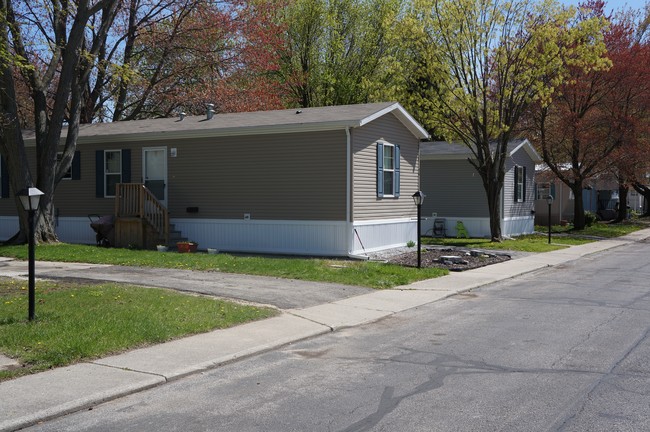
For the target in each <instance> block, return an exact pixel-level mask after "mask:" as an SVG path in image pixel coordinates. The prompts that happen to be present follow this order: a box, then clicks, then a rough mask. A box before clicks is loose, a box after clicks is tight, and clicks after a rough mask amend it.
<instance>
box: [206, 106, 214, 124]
mask: <svg viewBox="0 0 650 432" xmlns="http://www.w3.org/2000/svg"><path fill="white" fill-rule="evenodd" d="M206 106H207V108H208V111H207V117H208V120H212V117H214V104H207V105H206Z"/></svg>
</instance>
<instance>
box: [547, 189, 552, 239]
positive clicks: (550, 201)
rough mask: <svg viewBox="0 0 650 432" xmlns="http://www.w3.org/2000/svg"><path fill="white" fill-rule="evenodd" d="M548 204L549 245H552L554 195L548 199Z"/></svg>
mask: <svg viewBox="0 0 650 432" xmlns="http://www.w3.org/2000/svg"><path fill="white" fill-rule="evenodd" d="M546 202H547V203H548V244H551V206H552V205H553V195H549V196H547V197H546Z"/></svg>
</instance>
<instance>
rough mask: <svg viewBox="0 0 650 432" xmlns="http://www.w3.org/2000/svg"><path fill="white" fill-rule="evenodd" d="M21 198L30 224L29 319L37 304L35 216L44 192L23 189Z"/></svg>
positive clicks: (19, 194) (31, 188)
mask: <svg viewBox="0 0 650 432" xmlns="http://www.w3.org/2000/svg"><path fill="white" fill-rule="evenodd" d="M16 195H17V196H18V198H20V203H21V204H22V205H23V208H24V209H25V211H26V212H27V222H28V225H29V293H28V295H29V311H28V315H27V317H28V319H29V321H32V320H33V319H34V309H35V305H36V299H35V297H36V295H35V291H36V290H35V283H34V261H35V259H34V216H35V214H36V210H38V204H39V202H40V201H41V196H42V195H43V192H41V191H40V190H39V189H37V188H35V187H30V188H27V189H23V190H21V191H20V192H18V193H17V194H16Z"/></svg>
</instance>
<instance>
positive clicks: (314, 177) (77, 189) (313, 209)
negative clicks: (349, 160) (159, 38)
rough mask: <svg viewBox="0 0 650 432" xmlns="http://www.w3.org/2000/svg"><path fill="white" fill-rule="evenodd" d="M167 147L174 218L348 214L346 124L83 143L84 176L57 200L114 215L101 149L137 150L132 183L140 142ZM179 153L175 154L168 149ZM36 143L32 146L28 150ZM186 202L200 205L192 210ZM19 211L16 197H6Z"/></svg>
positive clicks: (72, 212) (75, 211) (65, 206)
mask: <svg viewBox="0 0 650 432" xmlns="http://www.w3.org/2000/svg"><path fill="white" fill-rule="evenodd" d="M144 147H167V167H168V174H167V176H168V180H167V192H168V203H169V212H170V216H171V217H173V218H201V219H243V218H244V213H249V214H250V215H251V218H252V219H265V220H339V221H343V220H345V208H346V207H345V197H346V189H345V172H346V163H345V157H346V156H345V155H346V136H345V131H343V130H340V131H328V132H318V133H302V134H276V135H267V136H261V135H256V136H238V137H220V138H212V139H210V138H203V139H196V140H183V141H172V140H158V141H146V142H142V143H118V142H107V143H101V144H95V143H93V144H84V143H83V142H80V143H79V145H78V146H77V149H78V150H79V151H80V153H79V154H80V157H81V180H63V181H61V183H60V184H59V186H58V188H57V190H56V193H55V197H54V206H55V208H56V209H57V210H58V214H59V216H61V217H72V216H86V215H88V214H90V213H97V214H100V215H104V214H113V213H114V208H115V199H114V198H97V197H96V196H95V152H96V151H97V150H120V149H125V148H128V149H130V150H131V182H132V183H142V149H143V148H144ZM171 148H176V149H177V156H176V157H174V158H172V157H170V155H169V153H170V149H171ZM30 150H31V149H30ZM187 207H198V208H199V211H198V213H188V212H187ZM0 209H2V214H3V215H7V214H15V209H14V207H13V200H8V199H3V200H0Z"/></svg>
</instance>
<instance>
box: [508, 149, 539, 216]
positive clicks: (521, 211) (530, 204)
mask: <svg viewBox="0 0 650 432" xmlns="http://www.w3.org/2000/svg"><path fill="white" fill-rule="evenodd" d="M515 165H517V166H525V167H526V179H525V184H524V188H525V189H526V201H524V202H515ZM534 176H535V164H534V163H533V161H532V160H531V159H530V157H529V156H528V153H526V151H525V150H519V151H517V152H516V153H515V154H513V155H512V156H511V157H510V158H508V160H507V161H506V174H505V177H504V180H503V191H504V195H503V217H504V218H509V217H518V216H531V210H533V209H534V207H535V196H534V194H535V182H534Z"/></svg>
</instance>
